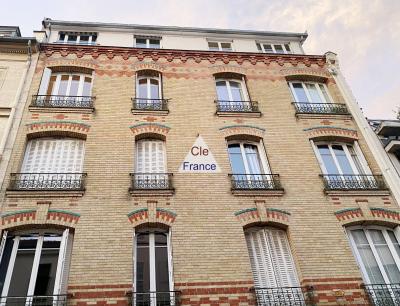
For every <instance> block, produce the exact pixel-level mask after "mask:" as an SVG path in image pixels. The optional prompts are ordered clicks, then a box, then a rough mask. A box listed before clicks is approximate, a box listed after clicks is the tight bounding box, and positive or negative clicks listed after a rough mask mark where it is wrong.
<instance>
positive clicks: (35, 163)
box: [21, 138, 85, 173]
mask: <svg viewBox="0 0 400 306" xmlns="http://www.w3.org/2000/svg"><path fill="white" fill-rule="evenodd" d="M84 154H85V141H84V140H81V139H74V138H36V139H33V140H30V141H29V142H28V145H27V147H26V151H25V158H24V162H23V164H22V169H21V172H22V173H79V172H82V168H83V159H84Z"/></svg>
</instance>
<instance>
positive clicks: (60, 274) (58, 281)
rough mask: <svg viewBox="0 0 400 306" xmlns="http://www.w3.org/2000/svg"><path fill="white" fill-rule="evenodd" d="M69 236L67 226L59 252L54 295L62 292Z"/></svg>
mask: <svg viewBox="0 0 400 306" xmlns="http://www.w3.org/2000/svg"><path fill="white" fill-rule="evenodd" d="M68 236H69V229H68V228H67V229H65V230H64V232H63V235H62V238H61V243H60V249H59V252H58V260H57V271H56V278H55V281H54V289H53V294H54V295H59V294H61V288H62V280H63V273H64V265H65V258H66V252H67V244H68Z"/></svg>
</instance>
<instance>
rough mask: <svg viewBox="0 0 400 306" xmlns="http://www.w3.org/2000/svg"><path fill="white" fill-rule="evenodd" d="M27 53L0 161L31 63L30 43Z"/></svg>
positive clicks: (6, 129)
mask: <svg viewBox="0 0 400 306" xmlns="http://www.w3.org/2000/svg"><path fill="white" fill-rule="evenodd" d="M27 51H28V60H27V61H26V63H25V69H24V72H23V74H22V78H21V81H20V83H19V85H18V89H17V93H16V95H15V98H14V103H13V104H12V106H11V112H10V116H9V118H8V121H7V125H6V128H5V130H4V131H5V133H4V135H5V136H6V137H3V139H2V141H1V143H0V161H1V160H2V156H3V153H4V149H5V146H6V143H7V140H8V136H9V133H10V131H11V127H12V125H13V121H14V116H15V112H16V109H17V106H18V101H19V100H20V98H21V93H22V89H23V87H24V83H25V78H26V75H27V73H28V70H29V68H30V66H31V62H32V50H31V41H28V46H27Z"/></svg>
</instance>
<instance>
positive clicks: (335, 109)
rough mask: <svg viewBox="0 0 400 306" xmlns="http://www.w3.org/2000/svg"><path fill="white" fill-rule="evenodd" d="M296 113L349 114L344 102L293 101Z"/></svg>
mask: <svg viewBox="0 0 400 306" xmlns="http://www.w3.org/2000/svg"><path fill="white" fill-rule="evenodd" d="M292 104H293V105H294V108H295V110H296V115H298V114H324V115H349V114H350V113H349V111H348V110H347V106H346V104H339V103H309V102H293V103H292Z"/></svg>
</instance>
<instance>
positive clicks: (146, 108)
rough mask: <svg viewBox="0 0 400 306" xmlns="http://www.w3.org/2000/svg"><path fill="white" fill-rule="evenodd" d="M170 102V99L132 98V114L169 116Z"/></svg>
mask: <svg viewBox="0 0 400 306" xmlns="http://www.w3.org/2000/svg"><path fill="white" fill-rule="evenodd" d="M168 101H169V99H143V98H132V112H133V113H138V114H142V113H146V112H157V113H158V114H168V112H169V110H168Z"/></svg>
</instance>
